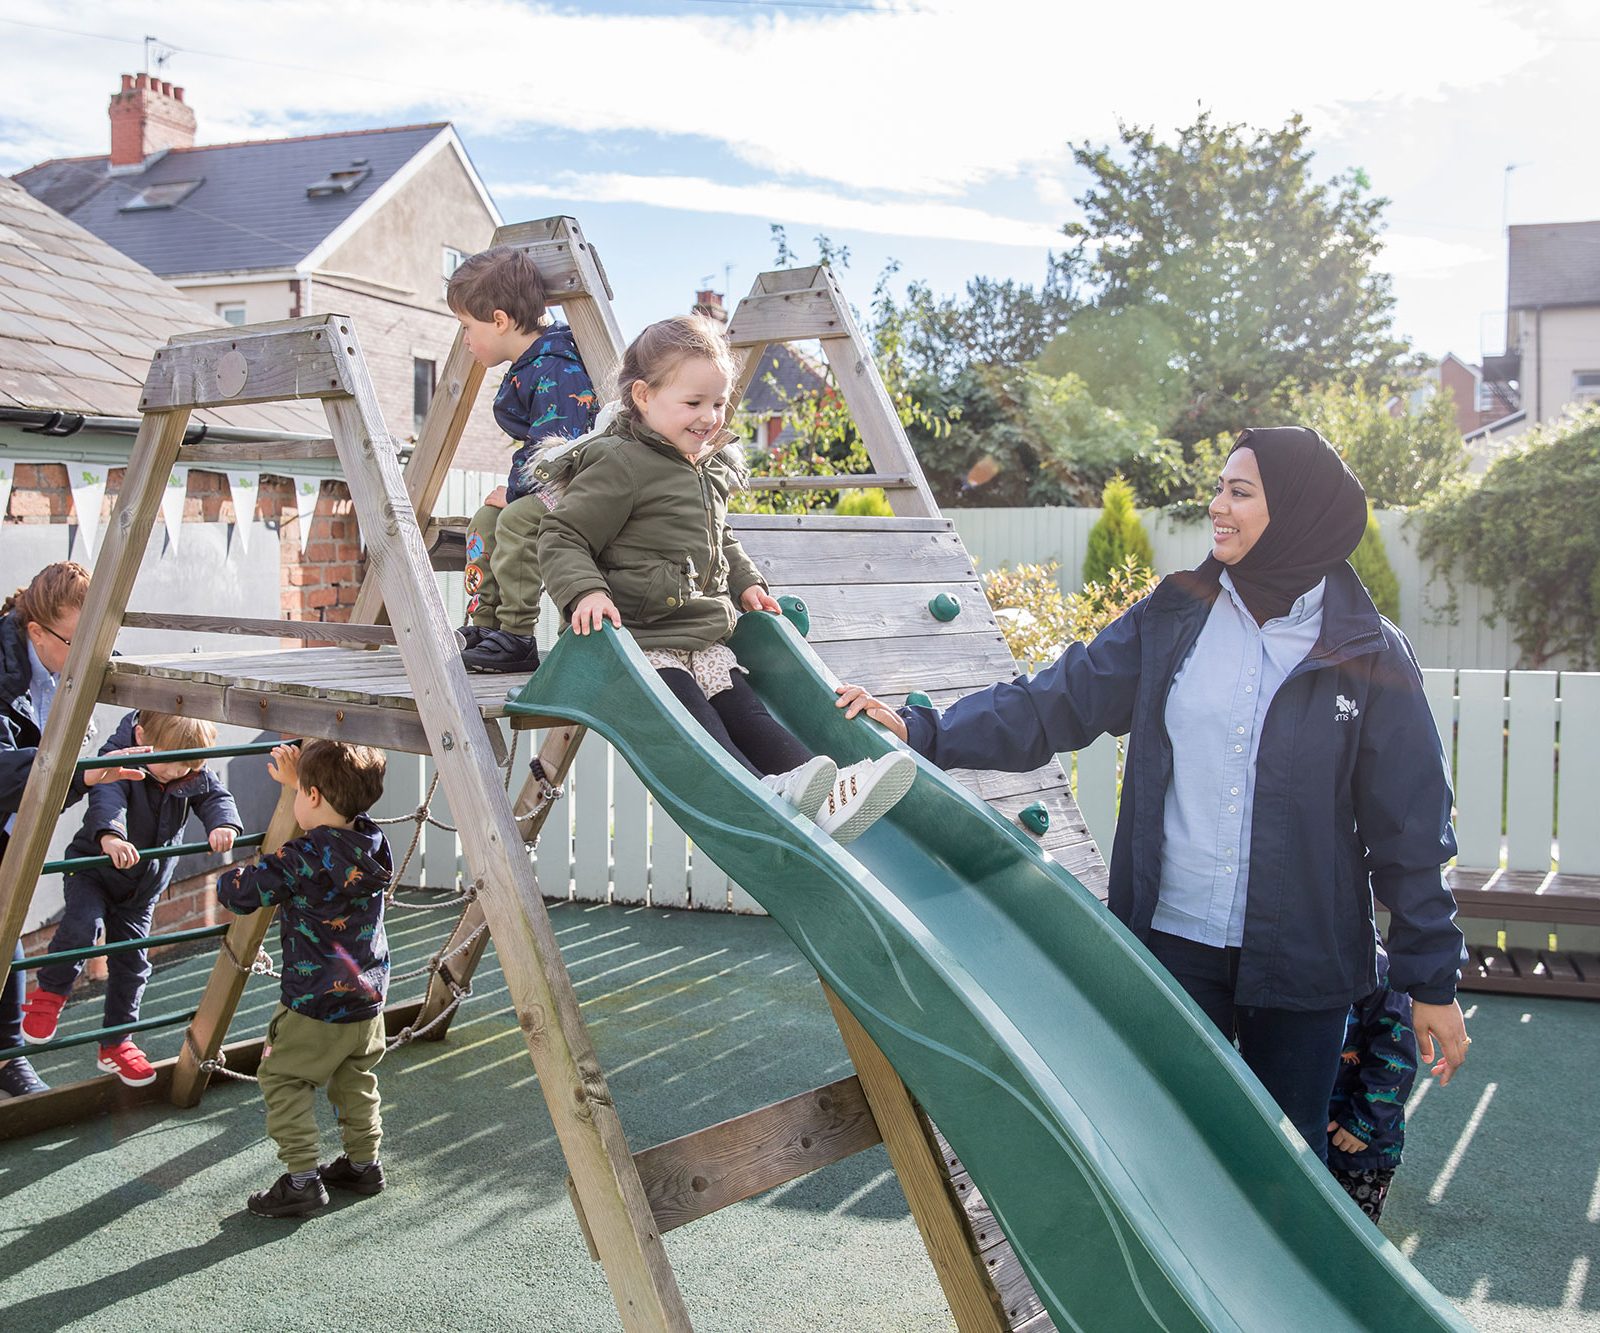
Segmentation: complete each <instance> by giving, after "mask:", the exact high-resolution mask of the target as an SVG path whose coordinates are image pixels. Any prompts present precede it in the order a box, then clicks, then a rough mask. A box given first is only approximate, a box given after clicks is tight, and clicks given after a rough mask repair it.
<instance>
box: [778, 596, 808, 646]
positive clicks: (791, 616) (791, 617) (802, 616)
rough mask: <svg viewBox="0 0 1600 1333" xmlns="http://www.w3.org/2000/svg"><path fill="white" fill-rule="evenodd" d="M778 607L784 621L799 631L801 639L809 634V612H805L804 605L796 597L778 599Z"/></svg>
mask: <svg viewBox="0 0 1600 1333" xmlns="http://www.w3.org/2000/svg"><path fill="white" fill-rule="evenodd" d="M778 606H779V607H780V608H781V609H782V611H783V615H784V619H786V620H787V621H788V622H789V623H790V624H791V625H793V626H794V627H795V628H796V629H797V630H799V631H800V637H801V638H802V639H803V638H805V637H806V635H808V634H809V633H811V612H809V611H807V610H806V604H805V603H804V602H802V601H801V600H800V599H799V598H798V597H780V598H778Z"/></svg>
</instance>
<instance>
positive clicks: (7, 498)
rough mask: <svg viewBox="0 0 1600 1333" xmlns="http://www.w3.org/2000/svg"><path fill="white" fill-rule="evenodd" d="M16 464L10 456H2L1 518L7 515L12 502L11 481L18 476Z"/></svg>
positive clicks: (0, 466)
mask: <svg viewBox="0 0 1600 1333" xmlns="http://www.w3.org/2000/svg"><path fill="white" fill-rule="evenodd" d="M16 466H17V465H16V464H15V463H14V462H12V460H11V459H9V458H0V519H3V518H4V517H5V516H6V507H7V506H8V505H10V503H11V481H12V478H13V477H15V476H16Z"/></svg>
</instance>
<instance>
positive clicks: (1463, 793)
mask: <svg viewBox="0 0 1600 1333" xmlns="http://www.w3.org/2000/svg"><path fill="white" fill-rule="evenodd" d="M1505 680H1506V677H1505V672H1503V671H1463V672H1462V673H1461V679H1460V687H1459V688H1460V715H1459V720H1458V722H1457V724H1456V844H1457V848H1458V852H1457V856H1456V859H1457V861H1458V862H1459V863H1460V864H1461V865H1464V866H1483V867H1493V866H1497V865H1499V864H1500V809H1501V806H1500V798H1501V793H1502V786H1501V776H1502V766H1503V763H1504V741H1503V738H1504V734H1505V689H1506V685H1505Z"/></svg>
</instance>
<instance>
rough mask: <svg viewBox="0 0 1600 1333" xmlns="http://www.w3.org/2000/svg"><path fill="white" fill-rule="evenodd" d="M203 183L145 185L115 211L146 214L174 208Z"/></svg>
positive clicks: (184, 182)
mask: <svg viewBox="0 0 1600 1333" xmlns="http://www.w3.org/2000/svg"><path fill="white" fill-rule="evenodd" d="M204 183H205V178H204V177H202V178H201V179H200V180H197V181H168V182H166V183H165V184H163V185H147V186H145V187H144V189H142V190H140V191H139V193H138V194H136V195H134V196H132V197H131V198H130V199H128V200H126V201H125V202H124V203H123V204H122V206H121V207H120V208H119V209H117V212H119V213H148V212H150V211H151V210H153V209H159V208H176V207H177V206H178V205H179V204H181V203H182V202H183V201H184V200H185V199H187V198H188V197H189V196H190V195H191V194H193V193H194V192H195V191H196V190H198V189H199V188H200V187H201V185H203V184H204Z"/></svg>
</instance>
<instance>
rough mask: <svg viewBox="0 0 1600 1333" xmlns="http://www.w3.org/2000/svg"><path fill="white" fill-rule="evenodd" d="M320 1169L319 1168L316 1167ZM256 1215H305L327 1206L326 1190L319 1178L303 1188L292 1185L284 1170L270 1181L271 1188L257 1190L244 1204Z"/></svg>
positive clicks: (291, 1180) (292, 1179) (290, 1177)
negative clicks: (246, 1203) (247, 1202)
mask: <svg viewBox="0 0 1600 1333" xmlns="http://www.w3.org/2000/svg"><path fill="white" fill-rule="evenodd" d="M318 1169H319V1170H320V1168H318ZM246 1206H247V1207H248V1208H249V1209H250V1211H251V1212H252V1213H254V1214H255V1215H256V1216H257V1217H306V1216H308V1215H309V1214H311V1213H315V1212H319V1211H320V1210H322V1209H324V1208H326V1207H327V1206H328V1191H327V1190H326V1189H324V1188H323V1185H322V1181H321V1180H320V1179H314V1180H312V1181H310V1182H309V1183H308V1184H307V1185H306V1187H305V1188H304V1189H298V1190H297V1189H296V1188H295V1187H294V1177H293V1176H291V1175H290V1174H289V1173H288V1172H287V1171H285V1172H284V1173H283V1174H282V1175H281V1176H279V1177H278V1178H277V1179H276V1180H275V1181H273V1182H272V1188H271V1189H265V1190H257V1191H256V1192H255V1193H254V1194H252V1195H251V1196H250V1202H249V1204H248V1205H246Z"/></svg>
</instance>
